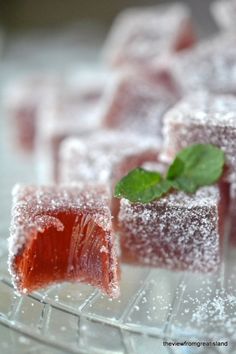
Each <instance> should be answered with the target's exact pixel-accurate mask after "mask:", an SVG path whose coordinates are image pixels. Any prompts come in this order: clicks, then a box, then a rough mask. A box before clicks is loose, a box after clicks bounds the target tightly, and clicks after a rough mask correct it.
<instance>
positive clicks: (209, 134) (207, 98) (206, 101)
mask: <svg viewBox="0 0 236 354" xmlns="http://www.w3.org/2000/svg"><path fill="white" fill-rule="evenodd" d="M235 112H236V97H234V96H231V95H213V94H208V93H206V92H200V93H195V94H191V95H189V96H187V97H186V98H184V99H183V100H182V101H180V102H179V103H178V104H177V105H176V106H175V107H173V108H172V109H171V110H170V111H169V112H168V113H167V114H166V115H165V117H164V136H165V143H164V149H165V151H166V153H165V154H166V155H167V156H169V157H173V156H175V155H176V153H177V152H178V151H179V150H181V149H182V148H185V147H187V146H188V145H191V144H198V143H203V144H208V143H209V144H213V145H215V146H218V147H219V148H221V149H222V150H223V151H224V152H225V155H226V160H227V164H228V173H227V176H228V177H227V178H228V179H229V180H230V181H233V180H234V179H235V176H236V160H235V156H236V113H235Z"/></svg>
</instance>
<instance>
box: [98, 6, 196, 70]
mask: <svg viewBox="0 0 236 354" xmlns="http://www.w3.org/2000/svg"><path fill="white" fill-rule="evenodd" d="M194 43H195V34H194V30H193V27H192V24H191V16H190V11H189V9H188V7H187V6H184V5H183V4H180V3H176V4H173V5H159V6H152V7H140V8H133V9H132V8H131V9H128V10H125V11H124V12H122V13H121V14H120V15H119V16H118V17H117V19H116V20H115V23H114V25H113V27H112V29H111V33H110V35H109V36H108V40H107V43H106V46H105V50H104V51H105V56H106V58H107V61H108V62H109V63H111V65H113V66H122V65H131V66H133V65H139V66H140V65H142V66H143V65H147V64H149V63H150V62H151V61H152V60H154V59H156V58H159V57H160V56H163V55H166V54H170V53H173V52H175V51H179V50H182V49H185V48H188V47H191V46H192V45H193V44H194Z"/></svg>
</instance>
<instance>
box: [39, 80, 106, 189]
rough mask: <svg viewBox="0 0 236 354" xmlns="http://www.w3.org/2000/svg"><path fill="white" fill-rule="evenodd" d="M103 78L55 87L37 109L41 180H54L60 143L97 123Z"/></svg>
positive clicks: (91, 129) (84, 133) (83, 132)
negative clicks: (51, 93)
mask: <svg viewBox="0 0 236 354" xmlns="http://www.w3.org/2000/svg"><path fill="white" fill-rule="evenodd" d="M103 89H104V80H100V81H97V82H96V83H94V82H93V83H92V82H86V81H85V82H83V84H81V85H75V86H74V87H72V88H67V89H66V90H63V89H62V88H61V89H60V90H58V92H56V93H55V94H54V95H51V96H49V97H48V99H47V100H46V101H44V105H43V107H42V109H41V111H40V119H39V126H38V136H37V157H38V166H39V175H40V181H41V182H43V183H45V182H51V181H54V180H57V174H58V171H57V166H58V150H59V146H60V143H61V142H62V141H63V140H64V139H65V138H67V137H70V136H84V135H87V134H89V133H91V132H92V131H94V130H96V129H98V128H99V127H100V124H101V123H100V116H101V115H100V114H99V111H100V104H101V101H102V95H103Z"/></svg>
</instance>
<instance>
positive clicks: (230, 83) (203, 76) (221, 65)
mask: <svg viewBox="0 0 236 354" xmlns="http://www.w3.org/2000/svg"><path fill="white" fill-rule="evenodd" d="M235 58H236V36H235V34H228V33H227V34H223V35H220V36H219V35H218V36H216V37H214V38H211V39H209V40H205V41H203V42H201V43H200V44H199V45H198V46H196V47H194V48H193V49H192V50H188V51H185V52H182V53H179V54H178V55H176V56H175V57H172V58H169V59H168V60H166V71H167V72H169V75H171V73H172V80H173V81H175V85H176V86H179V88H178V90H179V91H182V94H183V95H184V94H189V93H190V92H196V90H207V91H210V92H213V93H218V94H225V93H226V94H234V95H235V94H236V76H235V71H236V60H235ZM157 64H158V62H157ZM157 66H158V65H157ZM170 72H171V73H170Z"/></svg>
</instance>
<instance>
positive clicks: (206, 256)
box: [118, 186, 226, 272]
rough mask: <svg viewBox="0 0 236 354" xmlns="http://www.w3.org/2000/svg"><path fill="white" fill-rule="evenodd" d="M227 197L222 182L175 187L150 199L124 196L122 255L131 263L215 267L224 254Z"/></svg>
mask: <svg viewBox="0 0 236 354" xmlns="http://www.w3.org/2000/svg"><path fill="white" fill-rule="evenodd" d="M224 198H225V197H223V198H221V197H220V191H219V188H218V187H216V186H212V187H204V188H201V189H199V190H198V191H197V192H196V193H195V194H194V195H187V194H185V193H183V192H173V193H170V194H169V195H167V196H165V197H163V198H161V199H160V200H156V201H153V202H152V203H148V204H139V203H130V202H129V201H128V200H127V199H122V200H121V206H120V213H119V216H118V223H119V234H120V242H121V250H122V258H123V260H124V261H126V262H129V263H137V264H143V265H149V266H158V267H166V268H170V269H179V270H183V269H188V270H192V271H202V272H210V271H215V270H217V268H218V266H219V263H220V260H221V256H222V240H223V233H224V216H225V213H226V204H225V199H224Z"/></svg>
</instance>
